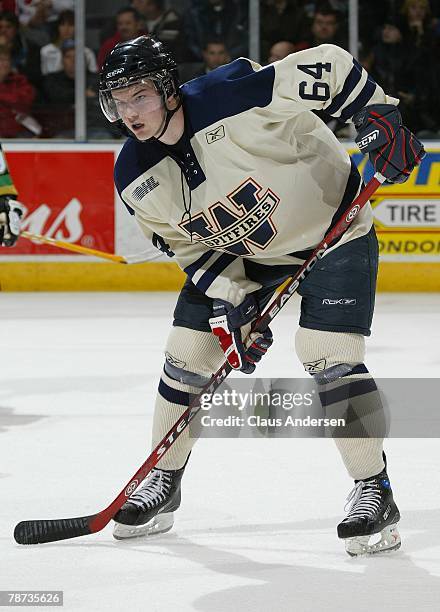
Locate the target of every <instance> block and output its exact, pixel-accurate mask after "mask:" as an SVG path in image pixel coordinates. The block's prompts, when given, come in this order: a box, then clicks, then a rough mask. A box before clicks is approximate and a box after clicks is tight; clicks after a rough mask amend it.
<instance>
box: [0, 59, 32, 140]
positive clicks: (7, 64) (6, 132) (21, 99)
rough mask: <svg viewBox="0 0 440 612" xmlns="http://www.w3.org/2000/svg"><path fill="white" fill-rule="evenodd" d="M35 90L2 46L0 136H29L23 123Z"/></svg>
mask: <svg viewBox="0 0 440 612" xmlns="http://www.w3.org/2000/svg"><path fill="white" fill-rule="evenodd" d="M34 98H35V90H34V88H33V87H32V85H31V84H30V83H29V81H28V80H27V78H26V77H25V76H24V75H23V74H20V73H18V72H16V71H15V70H14V69H13V67H12V62H11V54H10V52H9V49H7V48H6V47H0V136H1V137H2V138H17V137H19V136H24V137H28V136H29V135H30V133H29V132H28V131H27V130H26V129H25V128H24V127H23V124H22V123H21V122H22V121H24V120H25V119H26V115H27V114H28V113H29V112H30V109H31V106H32V102H33V101H34Z"/></svg>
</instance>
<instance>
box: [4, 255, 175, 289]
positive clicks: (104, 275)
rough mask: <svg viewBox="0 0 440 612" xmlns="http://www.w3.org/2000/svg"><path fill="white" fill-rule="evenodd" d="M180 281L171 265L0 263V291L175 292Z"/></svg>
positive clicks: (172, 264)
mask: <svg viewBox="0 0 440 612" xmlns="http://www.w3.org/2000/svg"><path fill="white" fill-rule="evenodd" d="M184 280H185V274H184V273H183V272H182V271H181V270H180V269H179V268H178V266H177V264H174V263H145V264H131V265H124V264H116V263H84V262H81V263H79V262H78V263H67V262H65V263H64V262H48V263H45V262H13V263H0V290H1V291H178V290H179V289H180V288H181V286H182V285H183V282H184Z"/></svg>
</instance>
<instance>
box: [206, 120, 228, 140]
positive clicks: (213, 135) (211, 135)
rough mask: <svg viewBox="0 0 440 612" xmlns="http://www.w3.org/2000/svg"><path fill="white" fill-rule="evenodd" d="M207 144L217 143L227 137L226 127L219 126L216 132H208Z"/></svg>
mask: <svg viewBox="0 0 440 612" xmlns="http://www.w3.org/2000/svg"><path fill="white" fill-rule="evenodd" d="M205 136H206V142H207V143H208V144H212V143H213V142H217V140H221V139H222V138H224V137H225V127H224V125H219V126H218V128H215V130H211V131H210V132H206V134H205Z"/></svg>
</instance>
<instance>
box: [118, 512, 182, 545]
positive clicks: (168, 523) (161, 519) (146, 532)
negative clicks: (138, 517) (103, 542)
mask: <svg viewBox="0 0 440 612" xmlns="http://www.w3.org/2000/svg"><path fill="white" fill-rule="evenodd" d="M173 524H174V514H173V513H172V512H164V513H163V514H158V515H156V516H155V517H154V518H152V519H151V521H149V522H148V523H145V525H123V524H122V523H116V522H115V526H114V529H113V537H114V538H115V539H116V540H127V539H128V538H140V537H143V536H153V535H159V534H161V533H166V532H167V531H169V530H170V529H171V527H172V526H173Z"/></svg>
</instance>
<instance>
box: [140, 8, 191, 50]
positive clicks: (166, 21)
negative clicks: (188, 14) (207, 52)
mask: <svg viewBox="0 0 440 612" xmlns="http://www.w3.org/2000/svg"><path fill="white" fill-rule="evenodd" d="M131 6H132V7H133V8H134V9H136V10H137V12H138V13H139V15H140V16H141V19H142V22H143V23H142V25H143V29H144V31H145V32H148V34H152V35H154V36H155V37H156V38H159V40H161V41H162V42H164V43H165V44H166V45H167V47H168V48H169V49H170V51H171V52H172V53H173V54H174V56H175V57H176V59H177V61H178V62H181V61H184V60H185V53H184V42H183V31H182V30H183V23H182V20H181V18H180V17H179V15H178V14H177V13H176V11H175V10H174V9H173V8H168V9H166V8H165V2H164V0H132V2H131Z"/></svg>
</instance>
